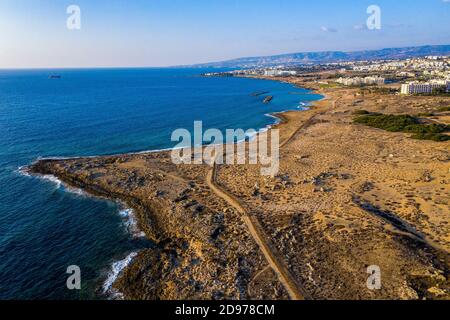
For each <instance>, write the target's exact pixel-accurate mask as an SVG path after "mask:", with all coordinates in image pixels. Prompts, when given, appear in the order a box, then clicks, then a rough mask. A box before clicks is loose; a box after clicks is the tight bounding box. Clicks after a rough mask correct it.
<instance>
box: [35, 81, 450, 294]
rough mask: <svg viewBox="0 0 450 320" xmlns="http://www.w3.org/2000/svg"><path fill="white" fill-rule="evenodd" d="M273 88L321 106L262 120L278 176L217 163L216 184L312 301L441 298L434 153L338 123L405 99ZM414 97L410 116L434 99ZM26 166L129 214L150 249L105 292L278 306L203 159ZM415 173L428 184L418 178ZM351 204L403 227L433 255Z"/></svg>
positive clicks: (444, 283)
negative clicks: (254, 223) (313, 96)
mask: <svg viewBox="0 0 450 320" xmlns="http://www.w3.org/2000/svg"><path fill="white" fill-rule="evenodd" d="M317 77H319V78H320V75H317ZM285 81H288V82H290V83H293V84H296V85H299V86H301V87H305V88H309V89H314V90H320V91H319V92H320V93H321V94H322V93H323V94H325V95H326V99H324V100H322V101H320V102H318V103H316V104H315V106H314V107H313V108H312V109H311V110H309V111H302V112H298V111H288V112H284V113H281V114H277V115H276V116H277V117H278V118H280V119H281V123H280V124H278V125H276V127H277V128H279V129H280V135H281V136H280V140H281V141H282V152H281V155H280V156H281V168H280V169H281V172H280V174H279V175H278V176H276V177H275V178H273V179H268V178H263V177H261V176H260V175H259V170H258V169H259V168H258V167H257V166H250V165H242V166H229V165H222V166H220V167H218V169H217V173H216V175H217V180H218V183H219V184H220V187H221V188H223V189H224V190H227V192H228V193H229V194H231V195H233V196H234V197H236V198H238V199H240V201H241V202H242V204H243V206H244V208H245V209H246V210H247V211H248V212H249V214H250V215H251V216H252V219H257V220H258V221H259V222H260V224H261V226H262V228H263V229H264V233H265V234H266V235H267V236H268V237H269V238H270V241H271V243H273V245H274V246H275V247H276V248H277V251H279V252H280V253H281V257H280V258H281V259H282V260H283V261H284V262H285V263H286V265H287V268H288V269H289V271H290V272H291V273H292V274H293V275H294V277H295V281H296V282H297V283H298V284H301V285H302V286H304V287H305V288H306V290H307V291H308V293H309V295H310V296H311V297H312V298H314V299H420V298H427V299H447V298H449V297H450V295H449V262H448V252H449V251H448V250H449V248H450V239H448V234H449V229H448V228H449V225H448V219H449V218H448V217H449V214H450V212H448V198H447V200H445V195H446V194H449V190H448V186H449V183H448V181H450V179H449V177H448V174H449V172H448V168H447V167H446V165H448V161H449V159H450V156H449V153H448V149H447V146H448V145H446V143H443V144H440V145H436V144H434V143H433V142H429V141H426V142H425V141H413V140H411V139H408V137H406V136H405V135H402V134H395V133H384V132H380V131H379V130H376V129H373V128H366V127H362V126H355V125H353V124H352V122H351V118H352V112H353V111H354V110H357V109H360V108H365V109H368V110H371V111H379V110H383V111H384V112H386V111H389V112H397V113H398V112H411V111H412V108H413V106H414V104H413V101H401V100H399V98H398V97H397V96H393V95H380V94H371V95H366V96H365V97H364V98H365V100H364V103H361V102H358V103H357V102H356V101H357V100H361V99H360V98H357V97H360V93H359V92H358V91H357V89H321V88H319V86H318V85H317V84H316V83H315V82H312V81H309V80H308V81H303V80H302V79H298V78H292V79H286V80H285ZM419 99H421V101H420V104H417V111H421V110H422V109H423V108H424V107H423V106H424V105H425V106H429V105H432V104H436V103H440V102H436V101H435V100H433V99H434V98H419ZM380 100H381V101H383V103H380ZM447 102H448V100H447V101H444V103H447ZM442 119H443V120H442ZM442 119H441V120H442V121H445V119H446V118H442ZM391 155H392V157H391ZM29 170H30V172H31V173H33V174H51V175H54V176H56V177H58V178H59V179H61V180H62V181H63V182H65V183H67V184H69V185H71V186H74V187H77V188H81V189H83V190H85V191H87V192H89V193H90V194H93V195H96V196H101V197H106V198H109V199H119V200H120V201H123V202H125V203H127V205H129V206H130V207H132V208H133V209H134V210H135V212H136V216H137V218H138V224H139V228H140V229H141V230H143V231H144V232H145V234H146V236H147V237H148V238H149V239H151V240H153V241H155V242H156V243H157V248H156V249H148V250H147V249H145V250H142V251H141V252H140V253H139V254H138V255H137V256H136V257H135V259H134V260H133V262H132V263H131V264H130V265H129V266H128V267H127V268H126V269H125V270H124V271H123V273H122V274H121V276H120V277H119V278H118V280H117V281H116V283H115V284H114V287H115V288H116V289H117V290H119V291H120V292H121V293H123V295H124V298H125V299H288V293H287V291H286V289H285V288H284V287H283V285H282V284H281V283H280V281H279V280H278V278H277V275H276V274H275V272H274V271H273V270H272V269H271V268H270V267H269V266H268V263H267V261H266V259H265V258H264V256H263V254H262V253H261V251H260V250H259V249H258V245H257V244H256V243H255V241H254V239H253V238H252V237H251V235H250V233H249V230H248V229H247V228H246V226H245V224H243V222H242V217H241V216H240V214H239V212H238V210H236V208H235V207H233V206H231V205H230V204H229V203H227V202H226V201H224V199H222V198H220V197H218V196H217V195H216V194H215V193H214V192H213V191H212V190H211V188H210V187H209V186H208V184H207V183H206V181H207V176H208V172H209V170H210V167H209V166H208V165H206V164H204V165H194V166H190V165H175V164H173V163H172V161H171V158H170V153H169V152H168V151H162V152H149V153H141V154H126V155H118V156H104V157H92V158H76V159H60V160H58V159H55V160H40V161H38V162H37V163H35V164H33V165H32V166H31V167H30V169H29ZM423 172H431V173H430V174H431V175H432V176H433V177H434V178H433V179H428V180H427V181H422V180H420V176H421V174H423ZM237 177H239V178H237ZM442 181H445V183H444V184H442V183H441V182H442ZM355 199H359V201H363V203H366V204H367V203H369V204H370V206H371V208H372V207H373V208H377V210H380V211H382V212H389V215H392V216H394V217H397V216H398V220H393V221H405V223H407V224H408V225H410V226H414V229H415V230H417V231H418V232H420V234H424V235H425V236H426V237H427V239H430V240H432V241H433V243H435V244H437V245H438V246H439V248H440V251H439V253H436V252H435V251H433V250H430V248H429V247H427V246H423V243H422V244H420V243H417V242H416V241H414V240H412V237H411V234H410V233H409V232H408V230H403V229H401V228H399V226H398V225H396V224H395V223H392V221H389V220H386V219H382V218H381V217H380V216H377V215H375V214H373V212H368V211H367V210H366V209H365V207H364V206H361V205H359V204H358V203H357V202H355ZM446 208H447V209H446ZM370 265H379V266H380V268H381V270H382V272H383V277H384V278H383V288H382V289H381V290H378V291H373V290H369V289H368V288H367V286H366V280H367V276H368V275H367V273H366V268H367V267H368V266H370Z"/></svg>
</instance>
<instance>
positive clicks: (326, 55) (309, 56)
mask: <svg viewBox="0 0 450 320" xmlns="http://www.w3.org/2000/svg"><path fill="white" fill-rule="evenodd" d="M441 55H450V45H439V46H421V47H406V48H387V49H381V50H367V51H354V52H342V51H325V52H300V53H289V54H280V55H275V56H266V57H248V58H239V59H233V60H227V61H220V62H210V63H202V64H196V65H190V66H189V67H195V68H255V67H270V66H277V65H298V64H307V63H308V64H309V63H313V64H316V63H328V62H342V61H359V60H383V59H406V58H413V57H423V56H441Z"/></svg>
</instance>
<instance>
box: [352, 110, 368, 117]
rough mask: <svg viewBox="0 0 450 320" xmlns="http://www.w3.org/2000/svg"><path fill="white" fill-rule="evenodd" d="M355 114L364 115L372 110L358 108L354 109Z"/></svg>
mask: <svg viewBox="0 0 450 320" xmlns="http://www.w3.org/2000/svg"><path fill="white" fill-rule="evenodd" d="M353 114H354V115H355V116H362V115H365V114H370V112H369V111H367V110H356V111H353Z"/></svg>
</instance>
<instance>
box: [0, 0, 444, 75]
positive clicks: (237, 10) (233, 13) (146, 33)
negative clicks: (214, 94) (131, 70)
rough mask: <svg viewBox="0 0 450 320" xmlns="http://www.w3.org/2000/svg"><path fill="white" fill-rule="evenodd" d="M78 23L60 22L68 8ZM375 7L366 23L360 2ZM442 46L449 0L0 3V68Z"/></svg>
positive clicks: (54, 0) (143, 63) (162, 62)
mask: <svg viewBox="0 0 450 320" xmlns="http://www.w3.org/2000/svg"><path fill="white" fill-rule="evenodd" d="M70 5H77V6H78V7H79V8H80V12H81V15H80V21H81V25H80V26H81V28H80V29H76V30H70V29H68V28H67V19H68V18H69V17H70V16H71V15H70V14H68V13H67V7H68V6H70ZM369 5H377V6H379V8H380V9H381V29H380V30H368V29H367V27H365V26H366V21H367V19H368V17H369V15H368V14H367V8H368V6H369ZM428 44H433V45H437V44H450V0H396V1H393V0H370V1H366V0H313V1H304V0H190V1H186V0H71V1H66V0H0V68H39V67H42V68H45V67H49V68H57V67H152V66H153V67H157V66H173V65H182V64H193V63H202V62H211V61H221V60H227V59H232V58H239V57H247V56H261V55H273V54H281V53H293V52H304V51H332V50H333V51H334V50H341V51H356V50H369V49H381V48H386V47H404V46H415V45H428Z"/></svg>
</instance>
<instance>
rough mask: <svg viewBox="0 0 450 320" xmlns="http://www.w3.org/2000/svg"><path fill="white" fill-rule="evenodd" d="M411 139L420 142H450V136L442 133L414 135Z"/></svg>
mask: <svg viewBox="0 0 450 320" xmlns="http://www.w3.org/2000/svg"><path fill="white" fill-rule="evenodd" d="M411 138H413V139H418V140H432V141H437V142H442V141H449V140H450V136H448V135H445V134H441V133H416V134H413V135H412V136H411Z"/></svg>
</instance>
